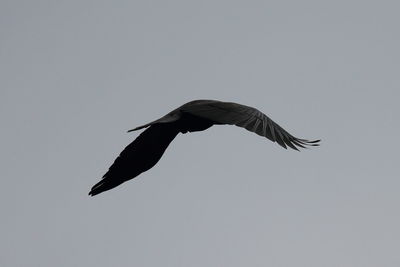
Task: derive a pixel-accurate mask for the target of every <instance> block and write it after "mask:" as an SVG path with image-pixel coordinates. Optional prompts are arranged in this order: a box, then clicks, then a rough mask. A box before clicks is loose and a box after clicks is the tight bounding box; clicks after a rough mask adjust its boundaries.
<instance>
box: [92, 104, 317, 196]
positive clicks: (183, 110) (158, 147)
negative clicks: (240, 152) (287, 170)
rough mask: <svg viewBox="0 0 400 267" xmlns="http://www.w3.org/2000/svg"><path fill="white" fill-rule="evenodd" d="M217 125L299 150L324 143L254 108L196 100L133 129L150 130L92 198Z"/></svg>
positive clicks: (127, 150)
mask: <svg viewBox="0 0 400 267" xmlns="http://www.w3.org/2000/svg"><path fill="white" fill-rule="evenodd" d="M215 124H231V125H236V126H239V127H243V128H246V129H247V130H249V131H251V132H254V133H256V134H258V135H261V136H264V137H267V138H268V139H270V140H271V141H274V142H277V143H278V144H279V145H281V146H282V147H284V148H287V147H290V148H292V149H295V150H298V148H299V147H301V148H304V147H305V146H317V145H318V142H319V141H320V140H315V141H308V140H305V139H300V138H296V137H294V136H292V135H291V134H289V133H288V132H286V131H285V130H284V129H283V128H282V127H280V126H279V125H278V124H277V123H275V122H273V121H272V120H271V119H270V118H268V117H267V116H266V115H265V114H263V113H262V112H260V111H259V110H257V109H255V108H252V107H248V106H245V105H240V104H236V103H230V102H221V101H216V100H195V101H191V102H189V103H186V104H184V105H183V106H181V107H179V108H177V109H175V110H173V111H171V112H170V113H168V114H167V115H165V116H164V117H162V118H160V119H158V120H155V121H153V122H150V123H148V124H145V125H143V126H139V127H137V128H134V129H132V130H129V131H128V132H130V131H136V130H139V129H143V128H147V129H146V130H145V131H144V132H142V133H141V134H140V135H139V136H138V137H137V138H136V139H135V140H134V141H133V142H132V143H130V144H129V145H128V146H127V147H126V148H125V149H124V150H123V151H122V152H121V154H120V155H119V157H117V159H116V160H115V161H114V163H113V164H112V165H111V167H110V168H109V170H108V171H107V173H106V174H105V175H104V176H103V179H102V180H101V181H100V182H98V183H97V184H95V185H94V186H93V187H92V190H91V191H90V192H89V195H91V196H94V195H97V194H99V193H101V192H104V191H106V190H110V189H112V188H114V187H116V186H118V185H120V184H122V183H123V182H126V181H128V180H130V179H133V178H135V177H136V176H138V175H139V174H141V173H142V172H145V171H147V170H149V169H150V168H152V167H153V166H154V165H155V164H156V163H157V162H158V161H159V160H160V158H161V156H162V155H163V154H164V151H165V150H166V149H167V147H168V145H169V144H170V143H171V141H172V140H173V139H174V138H175V136H176V135H177V134H178V133H187V132H196V131H204V130H206V129H208V128H210V127H211V126H213V125H215Z"/></svg>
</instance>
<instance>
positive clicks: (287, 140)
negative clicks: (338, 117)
mask: <svg viewBox="0 0 400 267" xmlns="http://www.w3.org/2000/svg"><path fill="white" fill-rule="evenodd" d="M181 111H183V112H187V113H190V114H192V115H195V116H198V117H202V118H206V119H209V120H212V121H214V122H215V123H216V124H231V125H236V126H239V127H243V128H245V129H247V130H249V131H251V132H254V133H256V134H258V135H261V136H264V137H267V138H268V139H270V140H271V141H273V142H277V143H278V144H279V145H281V146H282V147H284V148H287V146H289V147H291V148H293V149H295V150H298V147H302V148H305V146H318V142H319V141H320V140H315V141H308V140H306V139H300V138H297V137H294V136H293V135H291V134H289V133H288V132H287V131H285V130H284V129H283V128H282V127H281V126H279V125H278V124H277V123H275V122H274V121H273V120H271V119H270V118H268V116H267V115H265V114H264V113H262V112H261V111H259V110H258V109H255V108H252V107H249V106H245V105H241V104H237V103H231V102H220V101H214V100H204V101H197V102H193V103H192V104H190V103H188V105H184V106H182V108H181Z"/></svg>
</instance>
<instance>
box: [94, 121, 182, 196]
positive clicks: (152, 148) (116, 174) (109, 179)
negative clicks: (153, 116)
mask: <svg viewBox="0 0 400 267" xmlns="http://www.w3.org/2000/svg"><path fill="white" fill-rule="evenodd" d="M178 133H179V131H178V130H177V129H176V127H175V126H174V125H172V124H154V125H151V126H150V127H149V128H147V129H146V130H145V131H144V132H142V133H141V134H140V135H139V136H138V137H137V138H136V139H135V140H134V141H133V142H132V143H130V144H129V145H128V146H127V147H126V148H125V149H124V150H123V151H122V152H121V154H120V155H119V156H118V157H117V158H116V159H115V161H114V163H113V164H112V165H111V167H110V168H109V170H108V171H107V173H106V174H105V175H104V176H103V179H102V180H101V181H100V182H98V183H97V184H95V185H94V186H93V187H92V189H91V191H90V192H89V195H91V196H94V195H97V194H99V193H101V192H103V191H106V190H110V189H112V188H114V187H116V186H118V185H120V184H122V183H123V182H126V181H128V180H130V179H132V178H135V177H136V176H138V175H139V174H141V173H142V172H145V171H147V170H149V169H150V168H152V167H153V166H154V165H155V164H156V163H157V162H158V161H159V160H160V158H161V156H162V155H163V154H164V151H165V150H166V149H167V147H168V145H169V144H170V143H171V141H172V140H173V139H174V138H175V136H176V135H177V134H178Z"/></svg>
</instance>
